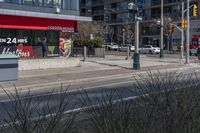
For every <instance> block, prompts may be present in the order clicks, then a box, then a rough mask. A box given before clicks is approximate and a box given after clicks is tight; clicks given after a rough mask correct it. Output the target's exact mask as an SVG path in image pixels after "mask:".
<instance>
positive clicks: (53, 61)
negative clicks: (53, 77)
mask: <svg viewBox="0 0 200 133" xmlns="http://www.w3.org/2000/svg"><path fill="white" fill-rule="evenodd" d="M77 66H80V59H78V58H64V57H63V58H62V57H60V58H59V57H58V58H50V59H27V60H19V70H20V71H22V70H34V69H49V68H67V67H77Z"/></svg>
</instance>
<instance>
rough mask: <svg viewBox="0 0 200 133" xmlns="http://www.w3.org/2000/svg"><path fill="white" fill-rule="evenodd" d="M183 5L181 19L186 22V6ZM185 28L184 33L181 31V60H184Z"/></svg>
mask: <svg viewBox="0 0 200 133" xmlns="http://www.w3.org/2000/svg"><path fill="white" fill-rule="evenodd" d="M181 4H182V15H181V18H182V21H184V20H185V18H184V10H185V5H184V2H182V3H181ZM183 53H184V28H183V27H182V31H181V59H183V57H184V55H183Z"/></svg>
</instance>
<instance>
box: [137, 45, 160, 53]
mask: <svg viewBox="0 0 200 133" xmlns="http://www.w3.org/2000/svg"><path fill="white" fill-rule="evenodd" d="M139 53H143V54H154V53H155V54H159V53H160V48H159V47H153V46H152V45H145V46H144V47H142V48H139Z"/></svg>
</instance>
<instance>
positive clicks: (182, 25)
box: [181, 19, 187, 29]
mask: <svg viewBox="0 0 200 133" xmlns="http://www.w3.org/2000/svg"><path fill="white" fill-rule="evenodd" d="M181 28H182V29H185V28H187V21H186V20H184V19H183V20H182V21H181Z"/></svg>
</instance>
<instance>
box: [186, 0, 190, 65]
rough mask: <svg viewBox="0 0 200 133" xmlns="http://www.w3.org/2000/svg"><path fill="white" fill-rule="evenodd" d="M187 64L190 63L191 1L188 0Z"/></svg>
mask: <svg viewBox="0 0 200 133" xmlns="http://www.w3.org/2000/svg"><path fill="white" fill-rule="evenodd" d="M186 42H187V43H186V53H187V54H186V64H189V63H190V58H189V56H190V48H189V45H190V44H189V43H190V0H187V36H186Z"/></svg>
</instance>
